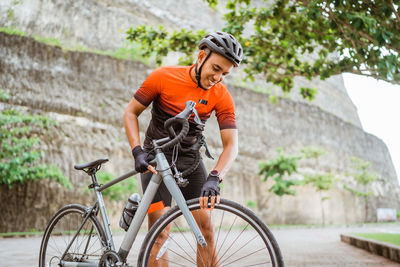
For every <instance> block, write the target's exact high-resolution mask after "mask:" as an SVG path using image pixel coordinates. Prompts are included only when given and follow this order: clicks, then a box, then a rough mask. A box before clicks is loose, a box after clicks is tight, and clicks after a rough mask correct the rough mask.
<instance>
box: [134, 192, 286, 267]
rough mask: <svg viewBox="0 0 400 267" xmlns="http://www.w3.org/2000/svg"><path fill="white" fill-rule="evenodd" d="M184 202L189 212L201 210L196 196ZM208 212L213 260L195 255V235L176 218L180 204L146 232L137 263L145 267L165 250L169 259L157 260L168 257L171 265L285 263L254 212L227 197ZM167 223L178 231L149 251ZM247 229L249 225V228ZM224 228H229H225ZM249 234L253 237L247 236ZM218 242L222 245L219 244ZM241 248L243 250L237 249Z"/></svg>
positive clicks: (264, 226)
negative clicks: (211, 227) (212, 240)
mask: <svg viewBox="0 0 400 267" xmlns="http://www.w3.org/2000/svg"><path fill="white" fill-rule="evenodd" d="M186 203H187V205H188V207H189V209H190V210H191V211H195V210H199V209H200V204H199V199H198V198H197V199H192V200H189V201H187V202H186ZM208 212H209V214H210V215H211V216H210V218H212V219H211V220H213V222H212V225H213V229H214V233H213V236H214V243H216V244H215V246H214V250H213V251H214V252H213V254H212V256H211V257H210V258H211V259H213V258H214V256H215V262H212V263H211V262H210V263H209V262H208V259H207V261H206V260H205V259H201V257H197V251H196V249H194V247H193V245H194V244H196V243H197V242H196V240H195V238H194V235H193V233H192V231H191V230H190V228H188V229H184V226H180V225H185V224H186V225H187V222H186V220H184V219H180V221H178V219H179V218H181V217H183V215H182V212H181V210H180V209H179V207H177V206H175V207H173V208H172V209H170V210H169V211H168V212H166V213H165V214H164V215H163V216H161V217H160V218H159V219H158V220H157V222H156V223H155V224H154V225H153V226H152V227H151V229H150V231H149V232H148V233H147V235H146V237H145V239H144V241H143V244H142V247H141V249H140V253H139V258H138V266H141V267H145V266H146V267H147V266H148V264H149V258H150V256H152V257H153V259H154V258H156V256H159V257H163V254H164V253H165V252H166V251H168V253H167V254H168V259H162V258H160V259H158V261H161V260H162V261H166V260H167V261H168V264H169V266H170V267H171V266H185V267H189V266H207V267H208V266H212V267H215V266H219V267H222V266H276V267H283V266H284V262H283V258H282V254H281V251H280V249H279V246H278V243H277V242H276V240H275V238H274V236H273V234H272V232H271V231H270V230H269V228H268V227H267V226H266V225H265V224H264V223H263V222H262V221H261V220H260V219H259V218H258V217H257V216H256V215H255V214H254V212H252V211H250V210H249V209H247V208H245V207H243V206H242V205H240V204H238V203H235V202H233V201H230V200H226V199H221V202H220V204H216V206H215V208H214V209H213V210H209V211H208ZM216 213H218V215H216ZM224 217H225V219H227V222H228V223H223V222H222V221H224V220H225V219H224ZM221 218H222V219H221ZM232 219H233V222H232ZM237 219H239V221H237ZM178 224H179V225H178ZM168 225H171V226H170V227H177V228H178V230H176V229H175V230H174V229H171V231H170V232H169V234H168V235H167V236H168V239H167V241H168V240H169V241H168V242H167V241H166V242H164V243H158V244H157V245H158V246H159V247H161V249H160V250H158V251H153V252H151V250H152V249H153V246H154V244H155V242H156V240H157V237H158V236H159V234H160V233H162V232H163V231H164V229H165V228H166V227H167V226H168ZM187 227H188V226H187ZM248 228H252V230H251V229H248ZM227 229H229V230H228V231H226V230H227ZM221 232H222V234H221ZM223 232H225V233H223ZM185 236H186V237H185ZM190 236H192V238H191V241H190V242H189V239H190ZM228 236H229V237H228ZM252 236H254V237H253V238H249V237H252ZM255 238H257V240H255ZM223 240H224V241H223ZM226 240H229V243H228V244H226V245H225V244H224V243H225V241H226ZM215 241H216V242H215ZM253 241H255V242H253ZM218 242H221V243H222V244H218ZM167 243H168V244H167ZM237 244H239V249H238V248H237V246H238V245H237ZM242 245H243V246H242ZM195 246H196V245H195ZM240 246H242V247H240ZM258 246H262V247H263V246H265V248H262V249H260V250H259V247H258ZM241 249H243V250H242V251H240V250H241ZM182 254H183V255H182ZM209 255H210V254H209ZM171 256H172V257H171ZM247 256H248V257H247ZM153 259H152V261H153ZM211 261H212V260H211Z"/></svg>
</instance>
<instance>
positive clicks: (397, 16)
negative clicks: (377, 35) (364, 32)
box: [390, 0, 400, 29]
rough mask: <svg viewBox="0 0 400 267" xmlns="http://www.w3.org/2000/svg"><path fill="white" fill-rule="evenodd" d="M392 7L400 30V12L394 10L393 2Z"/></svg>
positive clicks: (391, 2) (391, 1)
mask: <svg viewBox="0 0 400 267" xmlns="http://www.w3.org/2000/svg"><path fill="white" fill-rule="evenodd" d="M390 7H391V8H392V10H393V13H394V15H395V16H396V19H397V23H396V25H397V28H398V29H400V16H399V13H398V12H397V11H396V9H395V8H394V5H393V0H390Z"/></svg>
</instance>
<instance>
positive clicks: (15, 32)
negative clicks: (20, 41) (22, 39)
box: [0, 27, 28, 36]
mask: <svg viewBox="0 0 400 267" xmlns="http://www.w3.org/2000/svg"><path fill="white" fill-rule="evenodd" d="M0 32H5V33H8V34H13V35H19V36H28V35H27V34H26V32H24V31H21V30H18V29H15V28H12V27H0Z"/></svg>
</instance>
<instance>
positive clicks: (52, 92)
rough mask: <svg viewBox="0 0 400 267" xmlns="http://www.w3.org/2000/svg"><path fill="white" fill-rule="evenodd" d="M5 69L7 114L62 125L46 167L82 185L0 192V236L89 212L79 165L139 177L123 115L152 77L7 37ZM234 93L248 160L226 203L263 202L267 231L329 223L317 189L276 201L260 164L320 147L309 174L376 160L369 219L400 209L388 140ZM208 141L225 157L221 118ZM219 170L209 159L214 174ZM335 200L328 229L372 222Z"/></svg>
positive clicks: (106, 60)
mask: <svg viewBox="0 0 400 267" xmlns="http://www.w3.org/2000/svg"><path fill="white" fill-rule="evenodd" d="M0 70H1V77H0V88H3V89H4V90H6V91H7V92H8V93H9V94H10V95H11V96H12V98H11V99H10V100H9V101H7V102H3V103H0V108H2V109H7V108H17V109H21V110H23V111H24V112H27V113H33V114H42V115H45V116H47V117H50V118H53V119H55V120H56V121H58V122H59V126H57V127H55V128H54V129H53V130H52V132H51V138H46V139H44V140H43V141H42V143H43V144H42V149H43V150H44V151H45V153H46V161H47V162H48V163H52V164H55V165H57V166H58V167H60V168H61V169H62V170H63V171H64V172H65V173H66V175H68V176H69V177H70V179H71V181H72V182H73V184H74V185H75V187H74V189H73V190H65V189H62V188H60V187H59V186H58V185H56V184H53V183H52V182H48V181H42V182H31V183H28V184H26V185H24V186H15V187H13V189H12V191H8V189H7V188H5V187H2V188H0V209H2V210H3V211H7V212H6V214H10V215H9V216H4V217H3V216H2V219H1V220H0V231H4V230H7V231H17V230H18V231H21V230H27V229H30V228H33V227H34V228H36V229H43V227H44V226H45V225H44V224H43V222H44V221H46V220H47V219H48V218H49V217H50V216H51V214H52V213H53V212H54V210H56V209H57V208H59V207H61V206H62V205H64V204H66V203H68V202H71V201H72V202H80V203H83V204H85V203H88V200H90V199H91V196H90V195H88V194H87V193H85V186H86V185H87V184H89V182H90V180H89V177H87V176H86V175H85V174H84V173H82V172H78V171H76V170H74V169H73V165H74V164H76V163H82V162H86V161H90V160H94V159H97V158H100V157H104V156H106V157H108V158H109V159H110V162H108V163H106V164H105V165H104V167H103V170H105V171H108V172H112V173H115V174H116V175H120V174H123V173H125V172H127V171H129V170H131V169H132V168H133V159H132V156H131V155H130V148H129V145H128V142H127V140H126V137H125V133H124V129H123V123H122V114H123V110H124V108H125V107H126V105H127V103H128V102H129V100H130V99H131V97H132V96H133V93H134V92H135V90H136V89H137V88H138V86H139V85H140V84H141V82H142V81H143V80H144V79H145V77H146V76H147V75H148V74H149V73H150V71H151V68H149V67H147V66H145V65H143V64H142V63H139V62H133V61H124V60H117V59H114V58H111V57H108V56H101V55H97V54H92V53H82V52H68V51H64V50H62V49H61V48H60V47H55V46H48V45H45V44H42V43H39V42H37V41H35V40H33V39H32V38H29V37H21V36H15V35H8V34H4V33H0ZM230 91H231V93H232V95H233V98H234V100H235V104H236V113H237V122H238V128H239V140H240V146H239V150H240V152H239V156H238V158H237V160H236V162H235V164H234V166H233V167H232V169H231V171H230V173H229V175H228V177H227V178H226V183H225V186H224V188H223V190H222V192H223V193H222V194H223V196H224V197H226V198H230V199H234V200H235V201H237V202H240V203H242V204H246V203H247V202H248V201H250V200H251V201H254V202H256V203H257V204H258V208H257V210H256V211H257V212H258V213H259V214H260V215H262V217H263V219H264V220H265V221H266V222H267V223H320V222H321V214H320V210H321V204H320V202H319V195H318V194H316V193H315V192H314V189H313V188H311V187H303V188H298V195H297V196H296V197H291V196H290V197H286V196H285V197H283V198H278V197H276V196H274V195H272V194H271V193H270V192H268V186H269V184H266V183H263V182H262V181H261V178H260V177H259V176H258V175H257V172H258V167H257V164H258V162H260V161H262V160H267V159H269V158H271V157H273V156H275V155H276V148H277V147H283V148H284V149H285V151H287V152H288V153H299V151H300V149H301V148H303V147H305V146H320V147H323V148H325V149H326V150H327V151H328V154H327V155H326V156H324V157H323V158H321V160H320V161H319V163H318V165H316V164H314V163H313V162H305V164H303V165H302V168H303V171H324V172H333V173H335V174H336V175H337V176H339V177H345V174H346V172H348V171H349V165H348V164H349V158H350V157H351V156H357V157H360V158H363V159H365V160H368V161H371V162H372V163H373V169H374V171H376V172H377V173H378V174H379V176H380V179H381V180H380V181H378V182H375V185H374V191H375V193H376V195H377V197H375V198H373V199H372V201H371V204H370V216H371V217H370V220H373V219H374V216H375V214H374V208H375V207H389V208H397V209H398V208H400V205H399V199H400V198H399V196H400V194H399V185H398V182H397V177H396V173H395V171H394V168H393V164H392V161H391V158H390V155H389V152H388V150H387V147H386V145H385V144H384V143H383V142H382V141H381V140H380V139H378V138H376V137H375V136H373V135H370V134H368V133H365V132H364V131H363V130H362V129H361V128H359V127H357V126H355V125H354V124H351V123H348V122H346V121H344V120H342V119H341V118H339V117H337V116H335V115H333V114H331V113H328V112H326V111H323V110H321V109H320V108H318V107H316V106H314V105H310V104H306V103H301V102H296V101H292V100H290V99H286V98H279V99H278V103H277V104H272V103H270V102H269V101H267V99H268V96H267V95H265V94H261V93H255V92H252V91H249V90H245V89H243V88H240V87H234V86H231V87H230ZM149 115H150V114H149V110H146V111H145V112H144V113H143V115H141V117H140V128H141V130H144V129H145V127H146V125H147V123H148V120H149V118H150V117H149ZM141 135H142V137H143V132H141ZM205 135H206V136H207V140H208V143H209V145H210V147H211V151H212V154H214V155H217V154H218V153H219V152H220V151H221V150H222V145H221V143H220V140H219V132H218V125H217V122H216V120H215V119H213V118H212V119H210V121H209V122H208V123H207V127H206V132H205ZM213 164H215V162H213V161H211V160H208V159H207V160H206V165H207V167H208V169H211V168H212V167H213ZM383 179H386V180H385V181H383ZM47 185H48V186H47ZM329 196H330V197H331V199H330V200H328V201H326V202H325V203H324V205H325V207H324V208H325V211H326V217H327V222H330V223H344V222H346V223H348V222H357V221H362V220H363V213H362V212H363V203H362V202H361V201H360V200H359V199H356V198H355V197H353V196H352V195H350V193H348V192H346V191H343V189H341V186H340V183H339V184H338V185H337V187H336V188H335V189H334V190H331V191H329ZM122 206H123V203H117V204H112V205H111V206H109V207H110V210H111V211H112V212H113V215H112V221H113V227H117V221H118V219H119V216H120V212H121V209H122ZM17 211H18V212H17ZM15 212H17V213H15ZM11 214H13V215H11ZM29 215H32V216H33V217H30V216H29ZM16 221H18V222H20V223H19V224H16V223H15V222H16Z"/></svg>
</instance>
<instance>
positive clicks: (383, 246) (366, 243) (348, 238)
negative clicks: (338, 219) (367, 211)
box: [340, 234, 400, 263]
mask: <svg viewBox="0 0 400 267" xmlns="http://www.w3.org/2000/svg"><path fill="white" fill-rule="evenodd" d="M340 240H341V241H342V242H345V243H347V244H350V245H352V246H355V247H358V248H361V249H364V250H366V251H368V252H371V253H373V254H376V255H379V256H383V257H385V258H388V259H390V260H392V261H395V262H399V263H400V246H396V245H393V244H388V243H384V242H380V241H376V240H372V239H367V238H363V237H359V236H354V235H349V234H341V235H340Z"/></svg>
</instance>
